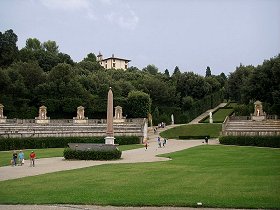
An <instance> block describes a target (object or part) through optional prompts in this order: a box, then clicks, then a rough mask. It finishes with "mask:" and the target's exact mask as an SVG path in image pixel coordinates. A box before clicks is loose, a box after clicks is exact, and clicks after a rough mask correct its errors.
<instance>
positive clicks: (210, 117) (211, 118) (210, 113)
mask: <svg viewBox="0 0 280 210" xmlns="http://www.w3.org/2000/svg"><path fill="white" fill-rule="evenodd" d="M209 122H210V123H213V117H212V112H209Z"/></svg>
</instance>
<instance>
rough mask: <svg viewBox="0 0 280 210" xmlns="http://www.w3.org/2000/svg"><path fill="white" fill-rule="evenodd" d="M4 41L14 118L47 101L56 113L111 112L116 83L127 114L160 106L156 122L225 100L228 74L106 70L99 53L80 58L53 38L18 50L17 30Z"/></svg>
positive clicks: (4, 83)
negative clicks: (75, 59)
mask: <svg viewBox="0 0 280 210" xmlns="http://www.w3.org/2000/svg"><path fill="white" fill-rule="evenodd" d="M6 40H10V42H6ZM0 42H1V46H3V47H5V50H3V51H1V52H3V55H1V56H2V57H1V63H0V88H1V92H0V103H2V104H3V105H4V106H5V108H4V114H5V116H7V117H8V118H30V119H34V117H36V116H37V114H38V108H39V107H40V106H41V105H45V106H46V107H47V111H48V116H49V117H51V119H56V118H70V119H72V117H73V116H76V109H77V107H78V106H80V105H82V106H84V107H85V115H86V116H87V117H89V118H106V105H107V103H106V100H107V92H108V90H109V87H112V90H113V94H114V106H117V105H119V106H122V107H123V114H124V116H127V117H128V118H129V117H147V114H148V113H151V114H152V115H154V112H156V114H157V115H156V117H155V116H153V121H154V122H155V123H157V122H161V121H164V122H166V123H170V116H171V114H174V118H175V122H176V123H184V122H187V121H189V120H190V119H193V118H194V117H196V116H197V114H198V113H200V112H203V111H205V110H206V109H207V108H208V107H210V106H213V105H214V103H219V102H220V101H221V98H220V97H219V98H218V100H216V97H215V96H216V95H219V96H222V97H223V95H221V94H220V93H221V92H222V91H220V90H221V88H222V87H223V86H224V84H225V83H226V77H225V76H224V74H221V75H219V76H215V75H209V76H207V78H205V77H203V76H200V75H197V74H194V73H193V72H184V73H181V71H180V69H179V67H175V69H174V73H173V74H172V75H171V76H170V74H169V71H168V70H166V71H165V73H161V72H160V71H159V69H158V68H157V67H156V66H154V65H148V66H147V67H145V68H143V69H142V70H139V69H138V68H136V67H130V68H128V69H127V70H125V71H124V70H123V69H110V70H105V69H104V68H103V67H101V66H100V65H99V63H98V62H97V61H96V56H95V55H94V53H89V54H88V55H87V56H86V57H85V58H84V59H83V60H82V61H80V62H78V63H75V62H73V60H72V59H71V57H70V56H69V55H67V54H64V53H61V52H60V51H59V46H58V45H57V44H56V42H55V41H51V40H48V41H46V42H43V43H42V42H40V40H38V39H36V38H29V39H27V40H26V46H25V47H23V48H22V49H20V50H18V49H17V46H16V42H17V35H16V34H14V33H13V31H12V30H9V31H6V32H5V33H4V34H1V40H0ZM2 42H5V43H8V44H7V45H5V46H4V45H2ZM4 51H5V52H4ZM4 57H5V59H4ZM2 58H3V59H2ZM134 91H137V92H134ZM135 93H141V95H142V96H141V97H142V98H141V97H140V95H139V94H138V96H137V97H132V96H133V95H135ZM145 94H146V95H145ZM144 95H145V96H144ZM143 96H144V97H143ZM140 99H141V100H140ZM200 100H204V101H203V102H200ZM206 101H207V103H205V102H206ZM204 104H207V106H206V105H205V106H204Z"/></svg>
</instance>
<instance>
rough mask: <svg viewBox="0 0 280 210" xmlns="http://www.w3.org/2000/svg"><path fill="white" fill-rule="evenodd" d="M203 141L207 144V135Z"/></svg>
mask: <svg viewBox="0 0 280 210" xmlns="http://www.w3.org/2000/svg"><path fill="white" fill-rule="evenodd" d="M205 143H206V144H208V136H206V137H205Z"/></svg>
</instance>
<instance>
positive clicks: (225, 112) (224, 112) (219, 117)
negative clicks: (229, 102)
mask: <svg viewBox="0 0 280 210" xmlns="http://www.w3.org/2000/svg"><path fill="white" fill-rule="evenodd" d="M232 113H233V109H223V108H220V109H218V111H216V112H215V113H214V114H213V116H212V117H213V123H222V122H223V121H224V120H225V118H226V116H229V115H231V114H232ZM202 122H203V123H209V116H208V117H207V118H206V119H205V120H203V121H202Z"/></svg>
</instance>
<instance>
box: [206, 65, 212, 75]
mask: <svg viewBox="0 0 280 210" xmlns="http://www.w3.org/2000/svg"><path fill="white" fill-rule="evenodd" d="M205 77H211V69H210V67H209V66H207V68H206V74H205Z"/></svg>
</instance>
